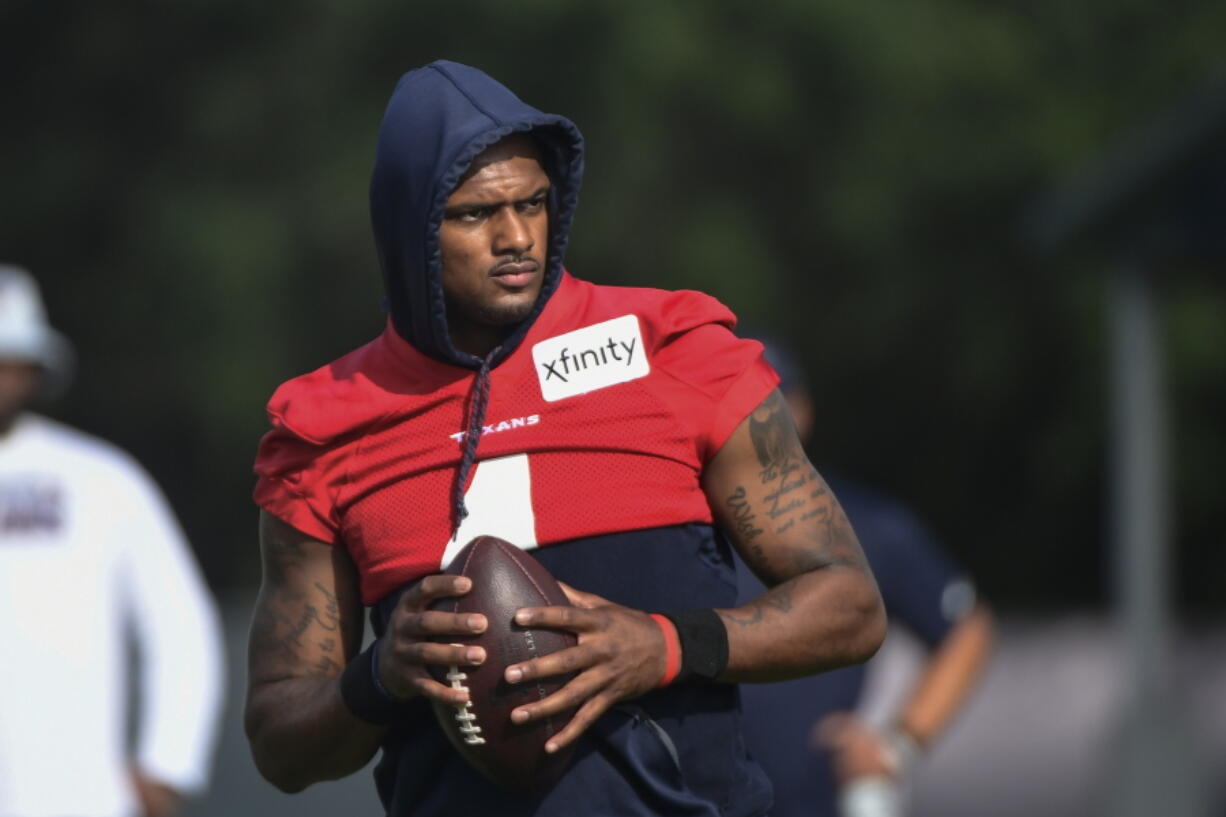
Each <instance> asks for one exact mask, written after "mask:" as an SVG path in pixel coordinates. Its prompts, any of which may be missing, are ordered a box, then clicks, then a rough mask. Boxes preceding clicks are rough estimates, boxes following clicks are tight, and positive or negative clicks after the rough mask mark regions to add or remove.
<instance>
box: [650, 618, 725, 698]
mask: <svg viewBox="0 0 1226 817" xmlns="http://www.w3.org/2000/svg"><path fill="white" fill-rule="evenodd" d="M664 617H665V618H667V619H668V620H669V621H671V622H672V623H673V626H674V627H676V628H677V638H678V639H679V640H680V641H681V672H679V673H678V674H677V677H676V679H675V680H674V681H673V683H676V682H678V681H686V680H689V679H695V680H700V681H714V680H715V679H716V678H717V677H719V674H720V673H721V672H723V671H724V667H726V666H728V630H727V628H726V627H724V620H723V619H721V618H720V617H719V614H718V613H716V612H715V611H714V610H712V609H711V608H709V607H707V608H703V609H700V610H677V611H674V612H671V613H664Z"/></svg>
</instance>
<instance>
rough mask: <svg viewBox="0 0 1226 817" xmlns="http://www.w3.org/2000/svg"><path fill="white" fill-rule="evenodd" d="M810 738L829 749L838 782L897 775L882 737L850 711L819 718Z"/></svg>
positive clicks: (893, 761)
mask: <svg viewBox="0 0 1226 817" xmlns="http://www.w3.org/2000/svg"><path fill="white" fill-rule="evenodd" d="M811 742H812V743H814V744H815V745H817V746H820V747H822V748H824V749H826V750H827V751H828V752H830V755H831V762H832V764H833V766H834V774H835V777H836V778H837V779H838V781H839V782H840V783H843V784H846V783H848V782H849V781H851V780H855V779H857V778H861V777H898V775H899V772H900V769H899V768H898V764H897V761H896V759H895V758H894V753H893V752H892V751H891V749H890V746H889V744H888V743H887V742H886V740H885V738H884V737H882V735H881V734H880V733H879V732H878V731H877V730H876V729H874V728H873V727H872V726H871V725H869V724H868V722H866V721H865V720H864V719H863V718H861V717H859V716H857V715H855V714H853V713H851V712H835V713H832V714H830V715H827V716H826V717H825V718H822V720H820V721H818V723H817V725H816V726H815V727H814V728H813V733H812V736H811Z"/></svg>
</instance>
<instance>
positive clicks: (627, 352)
mask: <svg viewBox="0 0 1226 817" xmlns="http://www.w3.org/2000/svg"><path fill="white" fill-rule="evenodd" d="M532 361H533V363H535V364H536V376H537V379H538V380H540V383H541V394H542V395H543V396H544V398H545V399H546V400H547V401H549V402H550V403H552V402H554V401H555V400H562V399H564V398H566V397H574V396H575V395H576V394H585V393H586V392H589V391H596V390H597V389H603V388H606V387H607V386H616V385H617V384H618V383H625V382H627V381H630V380H638V379H639V378H640V377H643V376H645V375H647V374H648V373H649V372H650V371H651V366H650V364H648V362H647V355H646V353H645V352H644V350H643V334H642V332H640V331H639V319H638V316H636V315H622V316H621V317H620V318H614V319H613V320H611V321H604V322H603V323H594V324H592V325H591V326H585V327H583V328H582V329H576V330H575V331H573V332H567V333H566V334H565V335H558V336H556V337H552V338H549V339H547V340H543V341H541V342H540V343H538V344H536V345H535V346H533V347H532Z"/></svg>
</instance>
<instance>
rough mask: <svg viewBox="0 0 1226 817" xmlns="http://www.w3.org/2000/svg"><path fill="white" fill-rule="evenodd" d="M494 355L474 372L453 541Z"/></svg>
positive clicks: (455, 492) (454, 499)
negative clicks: (475, 375)
mask: <svg viewBox="0 0 1226 817" xmlns="http://www.w3.org/2000/svg"><path fill="white" fill-rule="evenodd" d="M497 354H498V349H494V350H493V351H491V352H490V353H489V354H488V355H486V356H485V357H484V358H482V359H481V368H480V369H478V370H477V378H476V380H475V381H474V383H473V388H472V392H471V394H472V403H471V404H470V407H469V412H468V431H467V432H466V433H465V434H464V453H462V454H461V455H460V468H459V471H457V472H456V478H455V484H454V485H452V486H451V509H452V531H451V539H452V541H455V539H456V537H457V536H459V535H460V524H461V523H463V521H464V519H465V518H466V517H467V516H468V508H467V507H465V505H464V489H465V488H466V486H467V485H468V475H469V474H470V473H471V472H472V469H473V465H474V464H475V463H476V461H477V443H478V442H479V441H480V439H481V429H482V428H483V427H484V425H485V407H486V404H487V403H489V398H490V363H491V362H492V361H493V360H494V356H495V355H497Z"/></svg>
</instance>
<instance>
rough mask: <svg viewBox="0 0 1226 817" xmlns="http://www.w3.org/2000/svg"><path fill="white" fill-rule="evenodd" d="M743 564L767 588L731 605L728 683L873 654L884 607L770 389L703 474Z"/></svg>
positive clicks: (839, 512) (835, 505) (834, 503)
mask: <svg viewBox="0 0 1226 817" xmlns="http://www.w3.org/2000/svg"><path fill="white" fill-rule="evenodd" d="M703 489H704V491H705V492H706V494H707V498H708V500H709V501H710V503H711V507H712V509H713V510H714V511H715V514H716V518H717V520H718V521H719V522H720V525H721V526H722V527H723V528H724V530H725V531H726V532H727V533H728V534H729V537H730V538H731V539H732V542H733V544H734V545H735V546H736V548H737V550H738V551H739V552H740V554H741V556H742V558H744V559H745V563H746V564H748V565H749V566H750V568H752V569H753V571H754V572H755V573H756V574H757V575H758V576H759V578H761V579H762V581H763V582H764V583H765V584H766V586H767V587H768V588H769V589H768V590H767V592H766V593H764V594H763V595H762V596H760V597H758V598H757V599H754V600H753V601H751V602H749V603H747V604H745V605H744V606H742V607H738V608H735V609H730V610H718V611H716V612H718V613H719V616H720V618H722V619H723V621H724V626H725V627H727V629H728V656H729V660H728V667H727V669H726V670H725V671H724V674H723V676H722V679H723V680H727V681H775V680H781V679H784V678H792V677H797V676H800V675H807V674H811V673H814V672H821V671H824V670H829V669H834V668H836V667H840V666H844V665H847V664H855V663H859V662H861V661H865V660H867V659H868V658H869V657H870V656H871V655H872V654H873V653H874V652H875V651H876V650H877V647H879V646H880V644H881V640H882V638H883V637H884V635H885V610H884V608H883V606H882V603H881V597H880V596H879V595H878V593H877V585H876V583H875V582H874V580H873V576H872V573H871V571H870V570H869V568H868V564H867V562H866V561H865V559H864V554H863V553H862V552H861V551H860V544H859V542H858V541H857V540H856V535H855V532H854V531H852V529H851V525H850V524H849V523H848V521H847V516H846V515H845V514H844V513H843V509H842V507H841V506H840V505H839V502H838V500H837V499H836V498H835V497H834V494H833V493H831V491H830V488H829V487H828V486H827V485H826V482H825V480H823V479H822V477H821V475H820V474H818V473H817V470H816V469H814V467H813V466H812V465H811V464H810V463H809V460H808V458H807V457H806V456H805V453H804V449H803V448H802V447H801V444H800V440H799V439H798V438H797V436H796V429H795V428H794V427H793V425H792V420H791V416H790V415H789V413H788V407H787V403H786V402H785V401H784V399H783V397H782V396H781V395H780V394H779V392H778V391H775V392H772V393H771V395H770V396H769V397H767V398H766V400H764V401H763V402H762V404H761V405H760V406H758V408H756V409H755V410H754V411H753V413H752V414H751V415H750V416H749V417H748V418H746V419H745V421H744V422H743V423H741V425H740V426H739V427H738V428H737V430H736V431H735V432H733V434H732V436H731V437H730V438H729V439H728V442H727V443H725V444H724V447H723V448H722V449H721V450H720V452H719V453H718V454H716V456H715V458H714V459H713V460H712V461H711V463H710V464H709V465H708V466H707V469H706V471H705V472H704V474H703Z"/></svg>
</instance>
